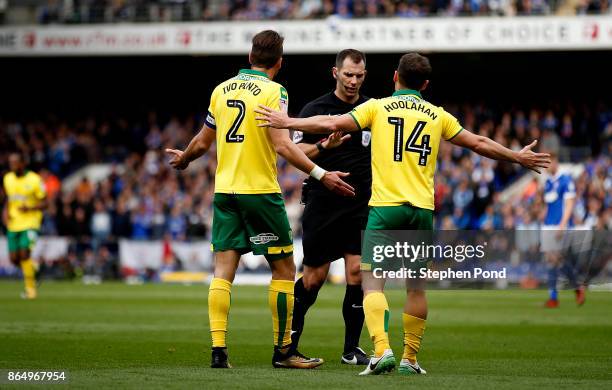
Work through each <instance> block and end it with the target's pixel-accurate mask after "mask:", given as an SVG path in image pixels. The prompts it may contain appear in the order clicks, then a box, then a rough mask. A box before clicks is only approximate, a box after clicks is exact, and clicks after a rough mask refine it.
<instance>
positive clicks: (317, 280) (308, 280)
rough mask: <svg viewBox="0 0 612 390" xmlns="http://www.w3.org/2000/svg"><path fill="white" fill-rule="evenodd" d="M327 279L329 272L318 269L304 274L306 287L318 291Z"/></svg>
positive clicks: (303, 278)
mask: <svg viewBox="0 0 612 390" xmlns="http://www.w3.org/2000/svg"><path fill="white" fill-rule="evenodd" d="M325 279H327V274H326V273H322V272H317V271H313V272H305V273H304V275H303V276H302V282H303V283H304V288H305V289H306V290H308V291H313V290H315V291H318V290H319V289H320V288H321V286H323V283H325Z"/></svg>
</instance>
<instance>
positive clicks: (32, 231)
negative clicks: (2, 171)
mask: <svg viewBox="0 0 612 390" xmlns="http://www.w3.org/2000/svg"><path fill="white" fill-rule="evenodd" d="M9 169H10V172H9V173H7V174H6V175H4V178H3V181H2V183H3V186H4V192H5V194H6V197H7V199H8V201H7V203H6V205H5V207H4V210H3V219H4V223H5V224H6V227H7V230H8V232H7V239H8V249H9V256H10V258H11V262H12V263H13V264H14V265H15V266H16V267H21V271H22V273H23V280H24V282H25V291H24V293H23V295H22V296H23V298H25V299H34V298H36V280H35V274H36V267H37V265H36V264H35V263H34V261H33V260H32V258H31V256H32V250H33V249H34V245H35V244H36V238H37V237H38V231H39V230H40V224H41V223H42V217H43V213H42V210H43V209H44V208H45V207H46V201H45V197H46V194H45V187H44V183H43V181H42V179H41V178H40V176H38V175H37V174H36V173H34V172H32V171H29V170H27V169H26V167H25V163H24V161H23V157H22V156H21V155H20V154H19V153H11V154H10V156H9Z"/></svg>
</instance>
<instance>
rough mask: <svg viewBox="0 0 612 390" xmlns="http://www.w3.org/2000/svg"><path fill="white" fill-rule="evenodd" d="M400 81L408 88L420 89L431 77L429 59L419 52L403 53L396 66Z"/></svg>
mask: <svg viewBox="0 0 612 390" xmlns="http://www.w3.org/2000/svg"><path fill="white" fill-rule="evenodd" d="M397 75H398V77H399V81H400V83H401V84H402V85H403V86H404V87H407V88H410V89H420V88H421V87H422V86H423V83H425V80H429V78H430V77H431V64H430V63H429V59H428V58H427V57H425V56H422V55H420V54H419V53H408V54H404V55H403V56H402V58H400V62H399V65H398V66H397Z"/></svg>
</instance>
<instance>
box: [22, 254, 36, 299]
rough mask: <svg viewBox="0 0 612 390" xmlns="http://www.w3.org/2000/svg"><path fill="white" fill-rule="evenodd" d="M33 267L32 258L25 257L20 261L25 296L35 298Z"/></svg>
mask: <svg viewBox="0 0 612 390" xmlns="http://www.w3.org/2000/svg"><path fill="white" fill-rule="evenodd" d="M34 269H35V268H34V262H33V261H32V259H27V260H24V261H22V262H21V272H22V273H23V281H24V283H25V292H26V297H27V298H36V278H35V276H34V274H35V270H34Z"/></svg>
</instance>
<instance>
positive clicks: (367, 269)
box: [256, 53, 550, 375]
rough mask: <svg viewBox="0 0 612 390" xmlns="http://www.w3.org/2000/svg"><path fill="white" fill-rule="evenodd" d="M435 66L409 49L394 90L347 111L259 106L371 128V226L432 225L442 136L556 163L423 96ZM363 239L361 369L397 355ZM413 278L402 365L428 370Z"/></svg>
mask: <svg viewBox="0 0 612 390" xmlns="http://www.w3.org/2000/svg"><path fill="white" fill-rule="evenodd" d="M430 75H431V65H430V64H429V60H428V59H427V58H426V57H423V56H421V55H419V54H417V53H409V54H405V55H404V56H402V58H401V59H400V62H399V66H398V67H397V70H396V71H395V74H394V75H393V81H394V83H395V92H394V93H393V95H392V96H389V97H386V98H382V99H370V100H368V101H367V102H365V103H362V104H361V105H359V106H357V107H356V108H355V109H354V110H353V111H351V112H350V113H348V114H345V115H341V116H331V117H328V116H314V117H310V118H303V119H294V118H289V117H288V116H287V114H286V113H284V112H282V111H277V110H273V109H271V108H270V107H263V106H262V107H261V108H260V109H259V110H256V112H258V113H259V114H260V115H261V116H259V117H257V119H261V120H263V121H264V122H262V123H261V124H260V125H261V126H271V127H277V128H296V129H300V130H302V131H304V132H321V131H325V130H332V131H357V130H359V129H363V128H366V127H369V128H370V129H371V131H372V176H373V177H372V179H373V181H372V197H371V198H370V202H369V205H370V206H371V208H370V213H369V215H368V223H367V226H366V234H367V233H368V231H376V230H425V231H427V230H432V229H433V210H434V172H435V169H436V157H437V154H438V147H439V144H440V141H441V140H442V139H444V140H447V141H450V142H451V143H453V144H455V145H458V146H463V147H466V148H468V149H470V150H472V151H474V152H476V153H478V154H481V155H483V156H485V157H489V158H493V159H496V160H504V161H510V162H513V163H517V164H521V165H522V166H524V167H526V168H529V169H532V170H534V171H536V172H538V173H539V168H546V167H548V165H549V164H550V156H549V155H548V154H545V153H534V152H533V151H532V150H531V148H533V147H534V146H535V144H536V141H534V142H532V143H531V144H530V145H528V146H526V147H525V148H523V149H522V150H520V151H518V152H516V151H513V150H510V149H508V148H506V147H504V146H502V145H500V144H498V143H497V142H495V141H493V140H491V139H489V138H486V137H482V136H479V135H475V134H473V133H471V132H469V131H467V130H465V129H463V128H462V126H461V125H460V124H459V122H458V121H457V119H455V118H454V117H453V116H452V115H451V114H449V113H447V112H446V111H444V109H443V108H442V107H438V106H435V105H433V104H431V103H429V102H427V101H425V100H424V99H423V97H422V96H421V91H423V90H424V89H425V88H426V87H427V85H428V84H429V79H430ZM366 244H367V240H366V242H364V250H363V254H362V264H361V270H362V280H363V283H362V286H363V289H364V300H363V308H364V312H365V317H366V319H365V320H366V324H367V327H368V331H369V333H370V336H371V338H372V340H373V342H374V347H375V355H374V356H372V358H371V359H370V363H369V364H368V366H367V367H366V369H365V370H364V371H362V372H361V373H360V375H369V374H380V373H383V372H387V371H391V370H393V369H394V368H395V364H396V362H395V358H394V356H393V351H392V350H391V348H390V345H389V336H388V333H387V328H388V320H389V307H388V305H387V300H386V298H385V295H384V293H383V289H384V284H385V280H384V279H382V278H376V277H374V275H373V272H372V269H373V267H372V263H373V259H372V252H371V251H368V250H367V249H366V247H367V245H366ZM408 282H409V280H407V289H406V290H407V299H406V303H405V306H404V313H403V325H404V353H403V357H402V360H401V363H400V369H399V371H400V372H401V373H404V374H425V370H424V369H422V368H421V367H420V366H419V364H418V362H417V358H416V355H417V352H418V351H419V348H420V344H421V339H422V337H423V334H424V331H425V320H426V318H427V301H426V298H425V291H424V289H423V283H422V281H416V283H413V282H410V283H408Z"/></svg>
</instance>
